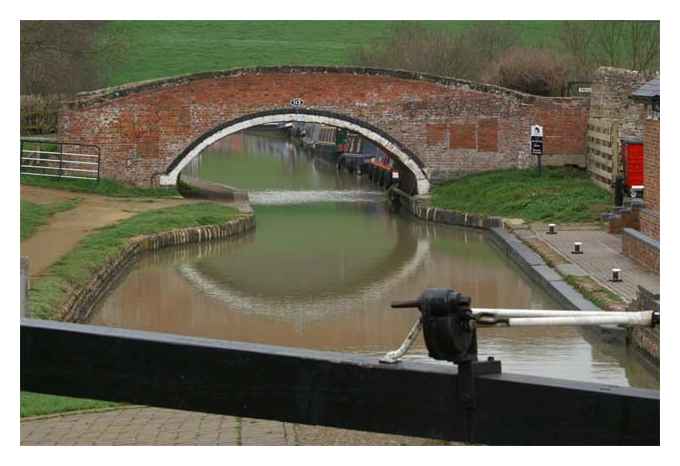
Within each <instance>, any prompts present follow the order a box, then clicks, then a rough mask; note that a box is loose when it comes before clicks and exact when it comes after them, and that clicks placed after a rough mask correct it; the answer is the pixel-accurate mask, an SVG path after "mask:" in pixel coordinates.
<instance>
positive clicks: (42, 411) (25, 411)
mask: <svg viewBox="0 0 680 466" xmlns="http://www.w3.org/2000/svg"><path fill="white" fill-rule="evenodd" d="M20 400H21V401H20V404H21V408H20V413H21V414H20V415H21V417H29V416H45V415H47V414H57V413H65V412H69V411H83V410H87V409H101V408H110V407H114V406H122V405H121V404H120V403H114V402H111V401H99V400H88V399H85V398H71V397H68V396H56V395H44V394H42V393H32V392H21V397H20Z"/></svg>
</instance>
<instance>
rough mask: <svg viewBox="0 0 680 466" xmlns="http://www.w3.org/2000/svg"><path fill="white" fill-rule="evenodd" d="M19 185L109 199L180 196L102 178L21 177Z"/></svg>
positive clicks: (168, 189)
mask: <svg viewBox="0 0 680 466" xmlns="http://www.w3.org/2000/svg"><path fill="white" fill-rule="evenodd" d="M21 184H24V185H28V186H37V187H39V188H49V189H60V190H64V191H73V192H79V193H93V194H101V195H103V196H111V197H177V196H180V194H179V192H178V191H177V189H176V188H175V187H164V188H138V187H136V186H129V185H126V184H123V183H119V182H118V181H115V180H111V179H107V178H102V179H101V180H99V182H96V181H90V180H77V179H68V178H65V179H61V180H60V179H58V178H45V177H40V176H22V177H21Z"/></svg>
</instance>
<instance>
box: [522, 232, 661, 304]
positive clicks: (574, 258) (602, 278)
mask: <svg viewBox="0 0 680 466" xmlns="http://www.w3.org/2000/svg"><path fill="white" fill-rule="evenodd" d="M546 230H547V228H545V225H532V228H531V230H528V231H527V230H524V231H522V230H519V231H517V234H518V235H520V236H521V237H527V236H530V235H535V236H536V237H537V238H539V239H540V240H542V241H544V242H546V243H547V244H549V245H550V246H551V247H552V248H553V249H555V250H556V251H557V252H559V253H560V254H561V255H562V256H564V257H565V258H566V259H567V260H568V261H570V262H571V263H572V264H573V265H566V266H564V267H565V271H566V270H567V269H571V270H569V273H572V274H574V275H582V274H583V273H582V272H581V271H580V270H579V269H581V270H582V271H583V272H585V273H586V274H588V275H590V276H591V277H592V278H593V279H594V280H596V281H597V282H598V283H599V284H600V285H602V286H604V287H606V288H609V289H611V290H612V291H614V292H615V293H616V294H618V295H619V296H621V297H622V298H623V299H624V300H625V301H627V302H630V301H632V300H633V299H634V298H635V296H636V295H637V289H638V285H642V286H643V287H645V288H647V289H648V290H650V291H652V292H655V293H658V292H659V275H658V274H656V273H654V272H650V271H648V270H646V269H644V268H642V267H641V266H639V265H638V264H637V263H635V262H634V261H633V260H631V259H630V258H628V257H626V256H624V255H623V254H622V253H621V251H622V242H623V239H622V236H621V235H613V234H610V233H608V232H607V231H605V230H602V229H601V228H598V227H596V226H591V227H590V228H584V227H582V226H580V227H573V228H572V227H569V226H559V225H558V233H557V234H556V235H548V234H546ZM575 241H580V242H581V243H583V246H582V249H583V254H571V251H572V250H573V245H574V242H575ZM612 268H619V269H621V277H622V278H623V281H622V282H617V283H614V282H612V281H610V278H611V269H612Z"/></svg>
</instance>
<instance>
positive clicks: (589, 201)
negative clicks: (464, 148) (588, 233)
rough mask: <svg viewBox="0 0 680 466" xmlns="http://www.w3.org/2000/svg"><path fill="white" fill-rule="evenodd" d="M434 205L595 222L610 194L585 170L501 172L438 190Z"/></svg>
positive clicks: (605, 208) (558, 220)
mask: <svg viewBox="0 0 680 466" xmlns="http://www.w3.org/2000/svg"><path fill="white" fill-rule="evenodd" d="M432 205H433V206H434V207H440V208H447V209H452V210H458V211H462V212H469V213H476V214H484V215H496V216H501V217H509V218H522V219H524V220H526V221H531V222H537V221H541V222H548V221H552V222H556V223H575V222H594V221H598V220H599V218H600V214H602V213H604V212H607V211H608V210H609V209H610V208H611V205H612V199H611V195H610V194H609V193H608V192H607V191H605V190H604V189H602V188H600V187H598V186H596V185H595V184H594V183H593V182H592V181H590V179H589V177H588V175H587V174H586V173H585V171H583V170H578V169H574V168H561V167H560V168H547V169H544V171H543V176H540V177H539V176H538V173H537V171H536V170H535V169H528V170H498V171H493V172H487V173H481V174H476V175H468V176H465V177H463V178H460V179H459V180H456V181H452V182H449V183H446V184H444V185H441V186H437V187H435V188H434V189H433V191H432Z"/></svg>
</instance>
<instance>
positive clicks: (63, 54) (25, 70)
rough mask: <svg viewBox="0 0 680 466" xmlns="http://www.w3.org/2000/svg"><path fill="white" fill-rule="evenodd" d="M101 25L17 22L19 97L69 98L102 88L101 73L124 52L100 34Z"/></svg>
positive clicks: (114, 42) (87, 22)
mask: <svg viewBox="0 0 680 466" xmlns="http://www.w3.org/2000/svg"><path fill="white" fill-rule="evenodd" d="M102 25H103V22H102V21H21V24H20V34H21V41H20V44H21V45H20V47H21V55H20V61H21V93H22V94H41V95H46V94H70V93H74V92H78V91H83V90H89V89H94V88H97V87H102V86H103V85H104V84H105V79H106V74H105V73H104V72H103V71H104V70H107V69H108V68H107V65H110V64H111V63H112V62H114V61H115V60H117V59H119V58H120V57H121V53H122V52H123V50H124V47H123V44H122V43H121V41H120V40H115V41H114V40H111V38H107V37H105V35H104V34H102ZM105 39H108V40H105Z"/></svg>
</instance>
